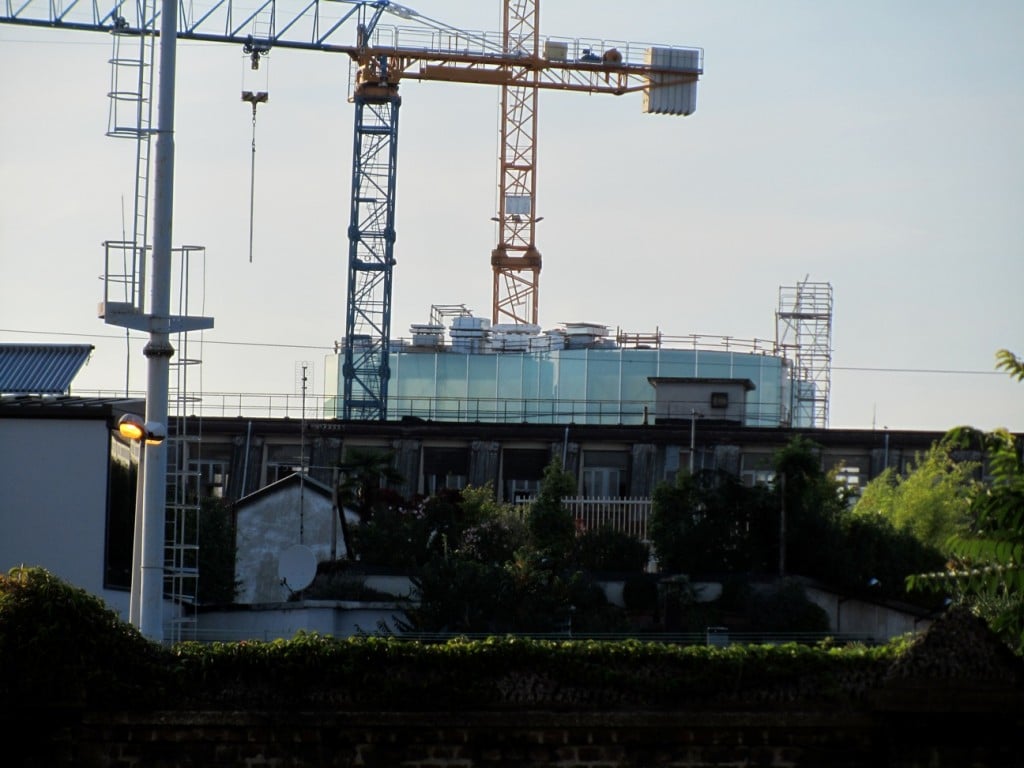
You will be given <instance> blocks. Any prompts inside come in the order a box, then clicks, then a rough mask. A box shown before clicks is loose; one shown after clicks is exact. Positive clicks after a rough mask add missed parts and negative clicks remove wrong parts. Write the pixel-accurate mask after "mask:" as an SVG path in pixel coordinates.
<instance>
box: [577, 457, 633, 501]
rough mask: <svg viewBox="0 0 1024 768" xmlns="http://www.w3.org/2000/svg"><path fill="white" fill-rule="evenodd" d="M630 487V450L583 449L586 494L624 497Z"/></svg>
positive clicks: (589, 495) (584, 491)
mask: <svg viewBox="0 0 1024 768" xmlns="http://www.w3.org/2000/svg"><path fill="white" fill-rule="evenodd" d="M628 488H629V452H628V451H587V450H585V451H583V495H584V496H588V497H613V498H622V497H624V496H626V495H627V489H628Z"/></svg>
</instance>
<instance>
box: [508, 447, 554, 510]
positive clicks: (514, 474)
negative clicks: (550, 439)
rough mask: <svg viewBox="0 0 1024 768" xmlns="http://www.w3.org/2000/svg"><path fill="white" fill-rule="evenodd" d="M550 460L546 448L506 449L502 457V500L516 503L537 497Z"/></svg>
mask: <svg viewBox="0 0 1024 768" xmlns="http://www.w3.org/2000/svg"><path fill="white" fill-rule="evenodd" d="M550 460H551V454H550V453H549V452H548V450H547V449H546V448H506V449H505V450H504V451H503V452H502V457H501V477H502V499H503V500H504V501H511V502H513V503H515V502H519V501H526V500H528V499H532V498H533V497H535V496H536V495H537V492H538V491H539V490H540V482H541V480H542V479H543V477H544V468H545V467H547V465H548V463H549V462H550Z"/></svg>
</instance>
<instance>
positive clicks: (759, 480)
mask: <svg viewBox="0 0 1024 768" xmlns="http://www.w3.org/2000/svg"><path fill="white" fill-rule="evenodd" d="M740 479H741V480H742V482H743V484H744V485H745V486H747V487H748V488H749V487H751V486H754V485H771V484H772V483H773V482H775V460H774V458H773V455H772V454H770V453H744V454H743V456H742V457H741V458H740Z"/></svg>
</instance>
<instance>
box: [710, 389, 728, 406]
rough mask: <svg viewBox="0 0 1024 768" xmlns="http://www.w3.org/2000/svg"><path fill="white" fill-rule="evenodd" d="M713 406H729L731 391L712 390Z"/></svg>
mask: <svg viewBox="0 0 1024 768" xmlns="http://www.w3.org/2000/svg"><path fill="white" fill-rule="evenodd" d="M711 407H712V408H728V407H729V393H728V392H712V393H711Z"/></svg>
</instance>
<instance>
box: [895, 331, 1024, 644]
mask: <svg viewBox="0 0 1024 768" xmlns="http://www.w3.org/2000/svg"><path fill="white" fill-rule="evenodd" d="M996 368H997V369H1000V370H1005V371H1006V372H1007V373H1009V375H1010V377H1011V378H1013V379H1015V380H1017V381H1022V380H1024V360H1022V359H1021V358H1018V357H1017V356H1016V355H1014V354H1013V353H1011V352H1010V351H1008V350H1005V349H1001V350H999V351H998V352H997V353H996ZM979 440H980V442H981V445H982V447H983V449H984V461H985V466H986V469H987V473H986V474H987V477H986V481H985V482H984V483H983V484H980V485H978V486H976V487H975V488H974V489H973V490H972V493H971V495H970V517H971V524H970V528H969V530H967V531H965V532H962V533H957V534H954V535H953V536H952V537H951V538H950V540H949V541H948V542H947V548H948V550H949V551H950V553H951V554H952V556H953V559H952V560H951V561H950V563H949V564H948V565H947V568H946V570H945V571H942V572H931V573H924V574H917V575H915V576H911V577H910V578H909V579H908V584H909V585H910V586H911V587H915V586H920V587H926V588H930V589H932V590H939V591H949V592H953V593H954V594H957V595H958V596H960V597H961V598H962V599H963V600H965V601H966V602H968V603H969V604H971V605H972V606H973V608H974V610H975V611H976V612H977V613H979V614H981V615H982V616H984V617H985V618H986V619H987V620H988V621H989V624H990V625H991V626H992V628H993V629H994V630H995V631H996V632H998V633H999V634H1000V635H1001V636H1002V637H1003V638H1004V639H1005V640H1007V641H1008V642H1009V643H1010V644H1011V645H1012V647H1014V648H1015V649H1016V651H1017V652H1018V653H1024V461H1022V458H1021V451H1020V447H1019V446H1018V445H1017V444H1016V441H1015V440H1014V437H1013V435H1012V434H1010V432H1009V431H1008V430H1006V429H997V430H994V431H992V432H989V433H979V432H978V431H977V430H974V429H971V428H967V427H957V428H955V429H952V430H950V432H949V433H948V434H947V436H946V442H947V443H948V444H950V445H951V446H966V445H971V444H977V443H978V441H979Z"/></svg>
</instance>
